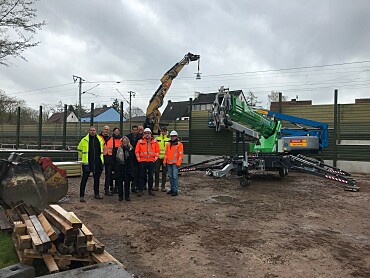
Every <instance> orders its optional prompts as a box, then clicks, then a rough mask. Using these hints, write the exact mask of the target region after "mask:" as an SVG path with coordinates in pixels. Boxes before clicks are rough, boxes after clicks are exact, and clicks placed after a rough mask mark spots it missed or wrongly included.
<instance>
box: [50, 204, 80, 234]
mask: <svg viewBox="0 0 370 278" xmlns="http://www.w3.org/2000/svg"><path fill="white" fill-rule="evenodd" d="M44 214H45V217H46V218H47V219H48V220H49V221H50V223H51V224H53V225H54V226H56V227H57V228H58V230H60V231H61V232H62V233H63V234H64V235H65V236H72V235H75V234H77V233H78V231H77V230H74V229H73V227H72V226H71V225H69V224H68V223H67V222H65V221H64V220H63V219H62V218H60V217H59V216H57V215H55V214H54V213H53V212H51V211H49V210H48V209H44Z"/></svg>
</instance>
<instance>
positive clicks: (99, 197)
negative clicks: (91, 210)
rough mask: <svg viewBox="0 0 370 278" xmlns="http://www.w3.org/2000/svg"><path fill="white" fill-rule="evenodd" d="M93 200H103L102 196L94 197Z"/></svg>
mask: <svg viewBox="0 0 370 278" xmlns="http://www.w3.org/2000/svg"><path fill="white" fill-rule="evenodd" d="M94 198H95V199H98V200H101V199H103V196H100V195H95V196H94Z"/></svg>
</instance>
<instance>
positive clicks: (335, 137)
mask: <svg viewBox="0 0 370 278" xmlns="http://www.w3.org/2000/svg"><path fill="white" fill-rule="evenodd" d="M337 140H338V90H334V148H333V166H334V167H337V160H338V148H337Z"/></svg>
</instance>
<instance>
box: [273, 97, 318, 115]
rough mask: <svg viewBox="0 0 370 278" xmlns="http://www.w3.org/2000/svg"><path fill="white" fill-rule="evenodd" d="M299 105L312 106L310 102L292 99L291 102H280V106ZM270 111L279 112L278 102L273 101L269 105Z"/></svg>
mask: <svg viewBox="0 0 370 278" xmlns="http://www.w3.org/2000/svg"><path fill="white" fill-rule="evenodd" d="M299 105H312V100H299V101H298V100H296V99H292V100H291V101H282V102H281V106H299ZM270 110H271V111H274V112H277V111H279V102H278V101H276V102H275V101H273V102H271V104H270Z"/></svg>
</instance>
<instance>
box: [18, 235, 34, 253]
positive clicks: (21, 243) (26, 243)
mask: <svg viewBox="0 0 370 278" xmlns="http://www.w3.org/2000/svg"><path fill="white" fill-rule="evenodd" d="M17 239H18V248H19V249H20V250H24V249H29V248H32V238H31V236H30V235H18V236H17Z"/></svg>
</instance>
